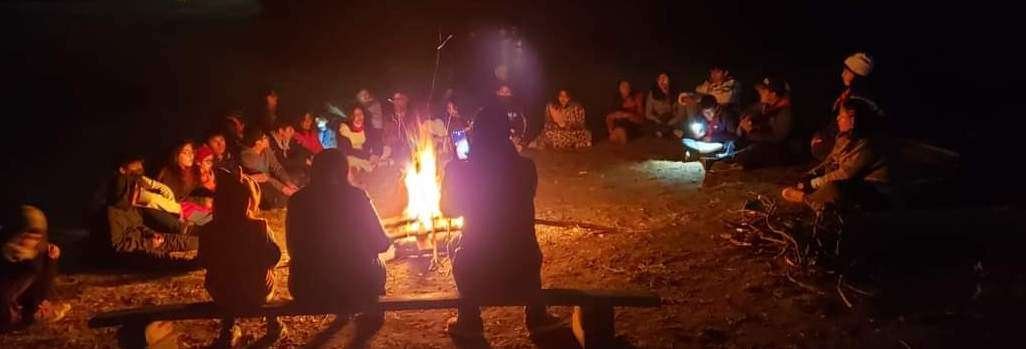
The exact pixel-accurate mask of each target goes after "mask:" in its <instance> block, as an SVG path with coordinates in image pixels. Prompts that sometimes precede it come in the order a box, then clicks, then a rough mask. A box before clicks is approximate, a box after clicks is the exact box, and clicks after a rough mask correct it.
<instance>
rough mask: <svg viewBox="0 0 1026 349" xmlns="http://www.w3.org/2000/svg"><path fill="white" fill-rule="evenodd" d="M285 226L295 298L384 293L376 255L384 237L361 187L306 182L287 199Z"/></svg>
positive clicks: (331, 300) (354, 298) (329, 299)
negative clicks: (306, 184) (307, 184)
mask: <svg viewBox="0 0 1026 349" xmlns="http://www.w3.org/2000/svg"><path fill="white" fill-rule="evenodd" d="M285 226H286V231H287V232H288V233H287V235H286V241H287V243H286V246H288V251H289V256H290V258H291V260H290V265H289V275H290V278H289V288H290V290H291V292H292V295H293V297H295V299H296V301H300V302H311V303H316V304H332V305H340V304H353V303H354V302H355V303H357V304H359V303H363V302H367V301H369V300H371V299H375V300H376V297H377V296H378V295H380V294H382V293H384V291H385V289H384V287H385V270H384V266H383V265H382V264H381V262H380V261H379V259H378V254H379V253H381V252H384V251H385V250H387V249H388V246H389V244H390V241H389V239H388V236H387V235H385V230H384V228H382V226H381V222H380V220H379V218H378V213H377V211H376V210H375V208H374V205H373V204H372V203H371V201H370V198H369V197H368V196H367V193H366V192H364V191H363V190H362V189H359V188H356V187H354V186H352V185H349V184H343V185H322V184H319V183H316V182H315V183H312V184H311V185H310V186H308V187H306V188H303V189H302V190H300V191H299V192H297V193H296V194H295V195H293V196H292V198H290V199H289V204H288V215H287V216H286V218H285ZM339 302H341V303H339Z"/></svg>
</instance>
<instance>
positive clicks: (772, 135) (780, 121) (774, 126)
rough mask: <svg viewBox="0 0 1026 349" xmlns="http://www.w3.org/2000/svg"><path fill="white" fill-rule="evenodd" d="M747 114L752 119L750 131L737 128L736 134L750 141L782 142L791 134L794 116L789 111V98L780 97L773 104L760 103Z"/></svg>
mask: <svg viewBox="0 0 1026 349" xmlns="http://www.w3.org/2000/svg"><path fill="white" fill-rule="evenodd" d="M753 109H755V112H754V113H752V114H749V116H750V117H751V120H752V131H751V132H744V131H743V130H741V129H740V127H739V128H738V135H740V136H741V137H743V138H745V139H747V140H749V141H752V142H768V143H783V142H784V141H786V140H787V139H788V138H789V137H790V136H791V131H792V128H793V124H794V116H793V115H792V112H791V100H790V99H788V98H786V97H785V98H782V99H781V100H780V101H778V102H777V103H776V104H774V105H762V104H760V105H759V106H758V107H756V108H753Z"/></svg>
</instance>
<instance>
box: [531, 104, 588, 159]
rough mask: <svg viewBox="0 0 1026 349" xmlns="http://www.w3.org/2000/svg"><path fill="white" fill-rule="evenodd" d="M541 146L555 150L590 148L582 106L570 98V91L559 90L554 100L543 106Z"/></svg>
mask: <svg viewBox="0 0 1026 349" xmlns="http://www.w3.org/2000/svg"><path fill="white" fill-rule="evenodd" d="M541 144H542V146H543V147H547V148H552V149H556V150H570V149H584V148H590V147H591V131H588V128H587V126H586V125H585V114H584V106H582V105H581V104H580V103H577V101H575V100H573V99H572V98H571V97H570V91H568V90H566V89H562V90H559V92H557V93H556V98H555V100H554V101H551V102H549V103H548V104H547V105H546V106H545V126H544V128H543V129H542V137H541Z"/></svg>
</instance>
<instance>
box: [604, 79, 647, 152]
mask: <svg viewBox="0 0 1026 349" xmlns="http://www.w3.org/2000/svg"><path fill="white" fill-rule="evenodd" d="M643 105H644V104H643V103H642V100H641V94H640V93H638V92H635V91H634V89H633V88H631V83H630V82H629V81H627V80H620V81H617V82H616V94H615V95H614V96H613V106H612V111H611V112H609V114H606V130H607V131H609V141H610V142H613V143H616V144H625V143H627V141H628V140H629V139H631V138H635V137H637V136H638V135H640V134H641V132H640V131H641V127H642V125H644V123H645V116H644V115H643V114H642V113H643V110H642V108H643Z"/></svg>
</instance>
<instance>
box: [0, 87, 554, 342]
mask: <svg viewBox="0 0 1026 349" xmlns="http://www.w3.org/2000/svg"><path fill="white" fill-rule="evenodd" d="M509 125H510V124H509V120H508V117H507V114H506V112H505V108H504V107H502V106H500V105H495V104H493V105H490V106H488V107H485V108H484V109H483V110H482V111H481V112H480V113H479V115H478V117H477V118H476V120H475V128H474V132H473V133H472V134H471V136H470V140H469V141H470V142H471V143H472V144H473V146H474V151H473V152H472V153H470V154H469V156H468V158H467V159H466V160H465V161H451V162H449V163H448V165H447V166H446V171H445V173H446V175H445V177H444V179H443V183H442V195H441V207H442V210H443V213H444V214H446V215H449V216H454V217H455V216H460V217H463V218H464V227H463V238H462V239H461V242H460V247H459V248H458V249H457V250H456V251H455V252H454V254H453V257H452V258H453V275H454V279H455V283H456V287H457V289H458V290H459V291H460V294H461V299H462V303H461V305H460V307H459V312H458V315H457V317H455V318H453V319H452V320H451V321H450V322H449V324H448V325H447V331H448V333H450V335H452V336H454V337H459V338H465V339H475V338H483V326H484V321H483V320H482V318H481V313H480V310H479V307H478V304H480V303H484V302H489V301H490V300H494V299H502V298H501V297H515V299H523V300H525V301H526V302H528V304H531V305H530V306H528V307H527V310H526V313H527V317H526V322H527V326H528V328H529V329H530V331H531V333H532V334H535V335H539V334H543V333H546V332H548V331H551V330H554V329H558V328H561V327H563V326H564V325H565V324H564V322H563V321H561V320H559V319H557V318H555V317H553V316H551V315H549V313H548V312H547V311H546V309H545V306H544V303H543V302H542V301H541V299H540V291H541V276H540V270H541V261H542V255H541V250H540V248H539V246H538V242H537V240H536V238H535V228H534V195H535V191H536V188H537V182H538V180H537V171H536V168H535V166H534V163H533V162H532V161H531V160H529V159H527V158H524V157H522V156H520V154H519V153H518V151H517V148H516V146H515V145H514V143H513V141H512V139H511V137H510V133H509V132H510V127H509ZM220 138H223V137H212V139H215V142H213V143H215V144H216V143H218V141H220ZM246 138H248V139H250V142H246V143H248V144H249V146H248V147H247V148H245V149H246V150H249V151H251V152H253V153H257V154H262V152H261V149H259V148H263V147H264V146H256V145H255V144H257V143H259V142H264V143H266V142H267V140H266V138H264V139H262V140H257V141H253V140H252V136H250V137H246ZM179 148H180V149H179V150H178V154H180V160H181V161H178V162H175V163H173V164H171V165H170V166H172V167H173V166H182V163H188V162H189V161H187V160H190V157H191V154H190V153H191V151H189V149H188V148H186V150H185V151H183V150H181V147H179ZM217 148H218V149H223V148H227V147H217ZM254 148H258V149H254ZM244 151H245V150H244ZM215 152H218V154H219V155H215V156H213V160H211V161H212V162H214V163H215V164H216V163H218V161H228V162H230V161H232V159H231V158H230V157H229V156H228V155H225V154H224V153H222V152H220V151H215ZM350 158H351V155H350V154H349V153H347V152H346V151H345V150H342V149H325V150H322V151H320V152H318V153H317V154H316V155H314V156H313V157H312V160H311V161H310V167H309V173H308V174H309V181H308V182H307V183H305V185H304V186H303V187H302V188H300V189H298V190H295V191H291V189H287V190H283V191H282V193H286V191H290V193H287V194H285V195H286V196H287V199H286V200H285V202H286V206H287V212H286V222H285V225H286V240H287V246H288V254H289V256H290V257H291V259H290V263H289V269H290V270H289V281H288V287H289V290H290V293H291V294H292V297H293V301H294V302H296V303H298V304H305V305H307V306H311V307H316V308H317V309H324V311H325V312H328V313H331V312H338V314H339V318H338V321H345V320H346V319H348V318H349V317H348V316H349V315H348V314H352V313H357V314H358V315H357V316H356V323H357V326H358V332H357V333H358V338H361V336H363V337H366V336H367V335H371V334H373V333H374V332H375V331H376V330H377V328H379V327H380V326H381V324H382V321H383V313H382V311H381V310H380V309H376V307H375V306H376V302H377V298H378V296H380V295H382V294H384V292H385V281H386V277H385V273H386V272H385V268H384V266H383V265H382V263H381V261H380V259H379V257H378V255H379V254H380V253H382V252H385V251H386V250H387V249H388V248H389V246H390V245H391V240H390V239H389V237H388V236H387V235H386V232H385V230H384V229H383V227H382V225H381V222H380V220H379V217H378V214H377V212H376V210H375V208H374V205H373V203H372V202H371V199H370V198H369V196H368V195H367V193H366V192H365V191H364V190H363V189H360V188H358V187H357V186H355V185H353V184H352V182H351V173H350V171H351V170H352V169H354V167H352V166H351V164H350V163H349V160H350ZM268 159H274V160H267V161H269V162H271V161H277V160H276V159H275V158H273V157H270V158H268ZM222 163H223V162H222ZM213 166H214V170H213V179H212V180H213V181H214V182H215V183H216V187H215V190H214V191H213V195H212V196H213V200H212V206H211V207H210V208H212V212H216V214H214V215H212V216H207V215H204V214H201V213H195V214H194V215H193V216H196V217H203V219H202V220H201V219H200V218H195V219H193V218H191V217H192V216H189V217H190V218H180V229H181V231H179V232H173V231H170V230H164V231H162V233H161V235H162V236H163V239H164V240H163V241H162V243H158V242H157V241H153V240H154V237H151V236H146V235H144V234H141V235H139V236H138V237H139V238H140V239H141V241H142V242H136V243H138V244H140V245H147V246H148V247H136V248H159V247H160V246H161V245H164V244H172V245H176V246H175V248H180V247H181V246H189V247H191V248H198V262H199V266H201V267H203V268H205V269H206V271H207V272H206V278H205V283H204V285H205V287H206V289H207V291H208V293H209V294H210V296H211V298H212V299H213V301H214V302H215V303H216V304H218V305H219V306H222V307H225V309H229V310H236V311H242V310H247V309H252V308H254V307H260V306H262V305H264V304H266V303H267V302H271V301H273V300H274V299H276V298H277V297H276V295H275V294H274V287H273V286H274V278H273V273H272V271H273V269H274V268H275V266H276V265H278V263H279V260H280V258H281V255H282V250H281V248H280V247H279V245H278V244H276V243H275V242H274V241H273V239H272V231H271V230H270V227H269V226H268V223H267V222H266V221H265V220H263V219H261V218H259V217H258V213H259V212H260V210H261V206H262V205H263V204H264V203H266V201H265V200H264V194H265V190H264V188H265V187H266V186H265V185H264V183H266V181H264V180H262V179H260V177H261V176H262V175H268V173H254V172H252V171H250V170H247V168H248V167H247V166H233V167H231V168H229V167H227V166H221V167H218V166H219V165H213ZM268 171H269V170H268ZM143 172H144V171H143V168H142V163H141V161H139V160H138V159H135V158H130V159H129V160H127V161H125V162H123V163H122V164H121V166H120V167H119V169H118V171H117V175H116V179H115V182H117V184H118V185H119V186H118V187H117V188H115V189H111V190H112V191H113V192H117V193H118V194H119V196H118V197H119V198H121V199H123V200H126V201H129V203H128V204H126V205H127V206H124V207H123V208H128V207H132V208H135V209H136V210H138V211H142V212H146V213H142V214H140V216H143V217H150V218H146V219H148V220H149V219H152V220H153V223H154V224H158V223H160V222H161V221H162V220H168V221H170V220H169V219H167V218H166V217H161V216H168V215H170V214H172V213H171V212H170V211H173V210H174V209H175V208H177V209H179V210H183V209H182V206H183V205H182V201H180V200H178V197H179V196H178V195H176V193H177V192H176V191H175V190H176V189H177V188H176V187H175V186H176V185H177V184H179V183H175V184H170V185H169V184H163V183H160V182H159V181H157V180H153V179H150V178H148V177H146V176H145V175H144V174H143ZM284 172H287V171H284ZM272 176H273V175H272ZM283 183H284V182H283ZM125 191H128V192H133V193H129V194H125V193H124V192H125ZM144 192H145V193H144ZM180 197H183V198H186V199H187V198H188V197H189V196H188V195H181V196H180ZM482 197H488V198H502V200H481V199H480V198H482ZM199 206H202V205H199ZM119 209H122V208H119ZM197 212H200V211H197ZM14 213H15V214H14V215H12V217H13V218H11V219H9V220H8V219H5V220H4V225H3V230H2V232H3V234H2V237H3V238H4V241H6V243H7V245H6V246H5V248H4V256H5V258H7V260H6V261H4V262H3V263H2V267H3V268H13V269H17V270H23V271H22V272H21V273H20V274H19V273H13V274H8V273H6V271H7V270H6V269H5V273H4V274H3V276H4V279H3V280H2V282H0V287H2V288H3V292H4V295H5V297H7V298H5V300H6V301H8V303H7V304H8V306H9V310H10V312H9V313H10V314H8V315H11V316H8V317H5V318H3V320H4V322H3V325H4V326H5V327H6V326H7V325H12V324H15V323H23V322H25V321H27V320H25V319H33V317H31V316H36V317H38V316H39V315H33V314H36V313H38V312H39V310H38V309H40V307H41V304H42V301H43V300H44V299H45V295H46V294H47V293H48V290H49V288H50V287H51V285H52V281H53V277H54V275H55V269H54V266H55V263H56V259H57V256H59V249H57V247H56V246H55V245H52V244H47V242H46V232H47V228H46V223H45V218H44V217H43V216H42V212H41V211H39V210H38V209H35V208H32V207H30V206H23V207H21V208H19V209H18V210H17V211H14ZM208 217H209V219H207V218H208ZM5 218H8V217H5ZM140 219H142V218H140ZM204 220H205V221H204ZM194 222H195V223H194ZM166 224H169V223H166ZM171 228H172V227H163V228H162V229H171ZM171 236H181V237H183V238H193V237H194V238H195V240H188V239H185V240H182V241H178V240H176V239H171V238H170V237H171ZM168 249H170V248H168ZM8 275H12V279H10V280H8ZM13 277H17V278H13ZM8 295H10V296H8ZM496 297H500V298H496ZM48 308H53V306H49V307H48ZM58 310H60V309H58ZM62 311H63V312H67V309H66V308H63V310H62ZM22 314H29V315H27V316H30V317H28V318H25V317H24V316H25V315H22ZM267 321H268V322H267V323H268V327H267V328H268V335H269V336H270V337H271V338H275V337H280V336H281V335H282V334H283V333H284V332H285V327H284V326H283V325H282V323H281V322H280V321H279V320H278V319H276V318H269V319H267ZM153 326H157V327H159V326H158V325H153ZM153 332H155V333H162V330H161V329H160V328H154V329H153ZM164 332H166V331H164ZM240 336H241V331H240V329H239V327H238V326H236V325H235V322H234V319H224V322H223V323H222V331H221V336H220V337H219V342H220V343H222V344H234V343H235V342H236V341H237V340H238V339H239V338H240ZM158 337H164V336H157V335H155V338H153V339H152V340H153V341H158V342H159V341H161V340H164V339H161V338H158ZM166 338H170V337H166ZM367 338H369V337H367ZM169 340H170V339H169ZM150 344H151V345H152V344H154V343H150Z"/></svg>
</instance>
